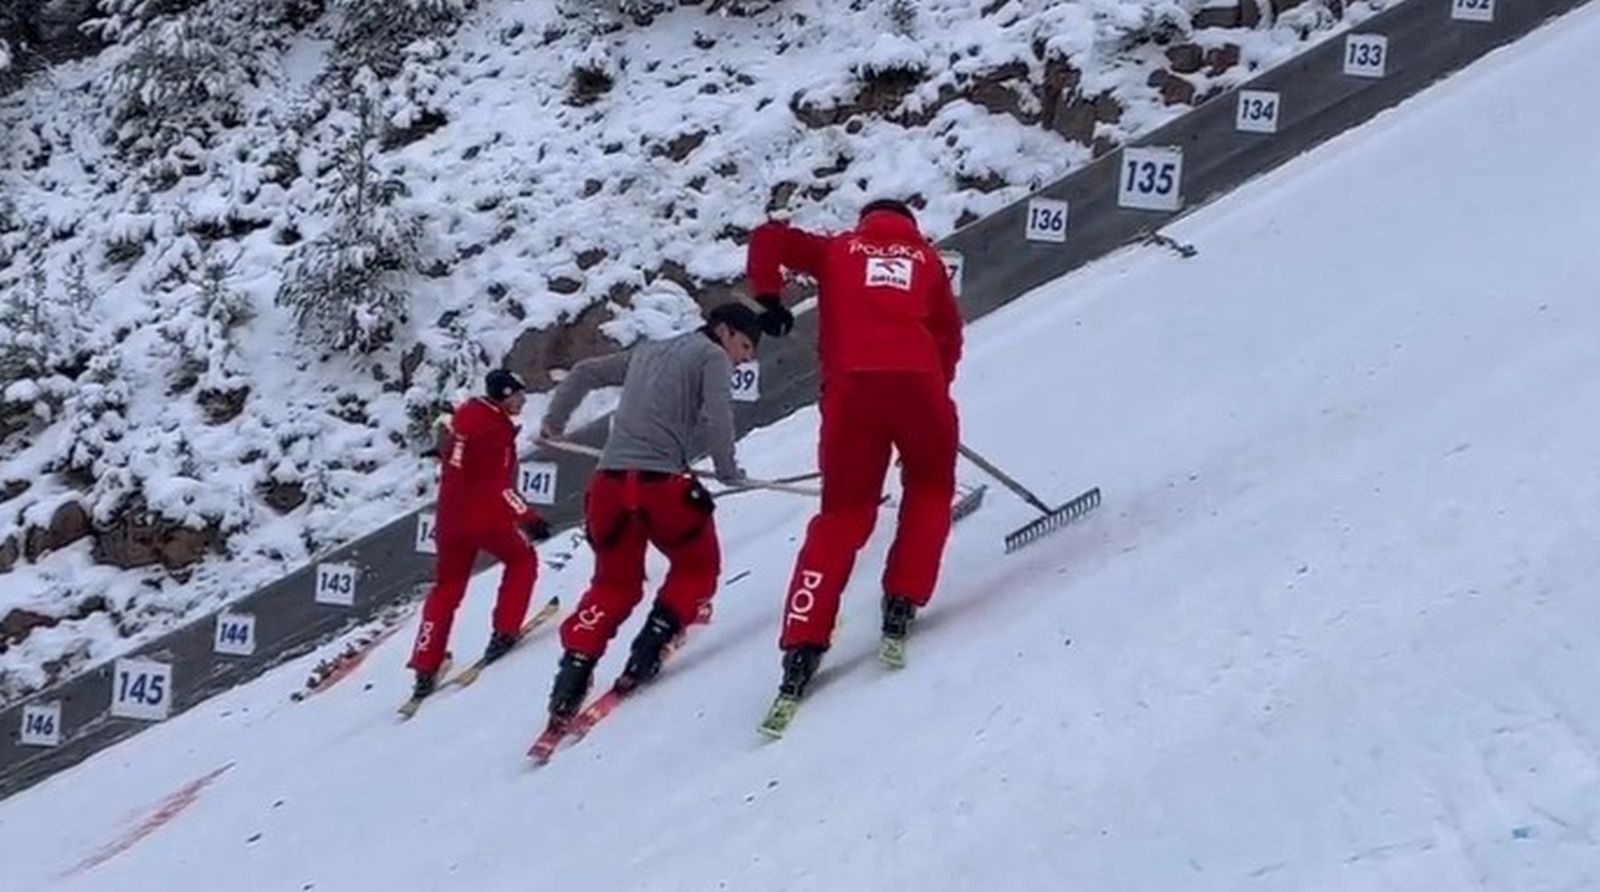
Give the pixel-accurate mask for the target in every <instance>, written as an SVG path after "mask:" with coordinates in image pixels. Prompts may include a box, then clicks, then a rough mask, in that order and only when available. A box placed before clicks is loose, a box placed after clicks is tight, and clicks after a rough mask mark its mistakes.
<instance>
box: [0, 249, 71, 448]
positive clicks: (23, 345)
mask: <svg viewBox="0 0 1600 892" xmlns="http://www.w3.org/2000/svg"><path fill="white" fill-rule="evenodd" d="M73 269H74V270H75V271H74V272H69V283H68V288H67V299H66V300H56V299H54V298H53V297H52V295H51V294H50V292H49V277H48V276H47V275H46V274H45V271H44V269H43V267H42V266H40V265H38V263H37V262H36V263H35V265H34V266H33V268H32V269H31V270H29V272H28V275H27V277H26V279H27V280H26V281H25V282H16V283H13V284H12V285H11V287H9V288H8V289H7V290H6V291H5V292H4V293H3V294H0V437H3V436H4V435H7V434H10V433H14V432H15V431H18V430H22V429H25V428H28V427H31V426H33V425H35V424H37V423H48V422H50V421H52V420H54V419H55V418H56V416H57V413H58V411H59V410H60V408H61V403H62V400H63V398H64V396H65V395H66V394H67V393H68V392H69V391H70V390H71V388H72V386H73V383H72V380H71V379H72V377H74V376H75V374H76V373H77V371H78V370H79V369H80V368H81V367H82V365H83V363H84V362H85V358H86V355H87V353H88V350H89V347H88V344H87V334H88V318H89V317H88V315H87V312H88V309H89V307H88V305H87V303H86V301H88V300H91V299H92V296H91V295H90V294H89V293H88V286H87V284H86V283H85V281H84V279H83V269H82V266H81V265H79V264H77V262H76V259H74V263H73Z"/></svg>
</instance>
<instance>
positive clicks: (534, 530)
mask: <svg viewBox="0 0 1600 892" xmlns="http://www.w3.org/2000/svg"><path fill="white" fill-rule="evenodd" d="M522 532H523V534H525V535H526V536H527V537H528V538H529V539H531V540H533V541H534V542H543V541H544V540H546V539H548V538H550V536H551V534H552V533H553V532H554V531H553V530H551V529H550V524H549V523H548V522H547V521H546V520H545V519H544V518H542V517H535V518H532V519H531V520H524V521H523V522H522Z"/></svg>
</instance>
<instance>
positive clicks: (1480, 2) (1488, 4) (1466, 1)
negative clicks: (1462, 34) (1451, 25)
mask: <svg viewBox="0 0 1600 892" xmlns="http://www.w3.org/2000/svg"><path fill="white" fill-rule="evenodd" d="M1450 18H1452V19H1456V20H1457V21H1462V22H1492V21H1494V0H1451V3H1450Z"/></svg>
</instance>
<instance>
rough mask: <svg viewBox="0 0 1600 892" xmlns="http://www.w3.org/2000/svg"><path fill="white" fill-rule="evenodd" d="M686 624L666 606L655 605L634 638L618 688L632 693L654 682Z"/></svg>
mask: <svg viewBox="0 0 1600 892" xmlns="http://www.w3.org/2000/svg"><path fill="white" fill-rule="evenodd" d="M682 628H683V624H682V623H680V622H679V621H678V617H677V615H676V614H674V613H673V612H672V611H671V610H670V609H669V608H668V607H667V606H666V605H665V604H662V603H661V602H659V601H658V602H656V604H655V606H654V607H652V608H650V616H649V618H648V619H646V620H645V622H644V628H642V629H640V630H639V634H638V636H637V637H635V638H634V639H633V650H632V652H631V653H630V654H629V655H628V665H627V666H625V667H624V668H623V670H622V677H621V678H619V679H618V680H617V687H618V688H619V689H620V690H623V691H629V690H632V689H633V688H636V687H638V686H639V685H642V684H645V683H646V682H649V681H651V680H653V679H654V678H655V677H656V675H658V674H660V672H661V657H662V653H663V652H664V651H665V650H666V647H667V645H668V644H670V643H672V639H673V638H675V637H677V635H678V632H679V631H681V630H682Z"/></svg>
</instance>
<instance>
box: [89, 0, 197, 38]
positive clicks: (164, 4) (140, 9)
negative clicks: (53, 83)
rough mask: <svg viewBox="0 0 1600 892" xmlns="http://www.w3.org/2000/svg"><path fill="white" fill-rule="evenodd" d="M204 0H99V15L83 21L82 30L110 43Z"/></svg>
mask: <svg viewBox="0 0 1600 892" xmlns="http://www.w3.org/2000/svg"><path fill="white" fill-rule="evenodd" d="M202 2H204V0H98V2H97V3H96V7H97V8H98V9H99V11H100V15H99V16H98V17H95V18H91V19H89V20H88V21H86V22H84V23H83V30H84V31H85V32H87V33H89V34H94V35H98V36H99V37H100V38H101V39H102V40H105V41H106V42H108V43H121V42H123V41H125V40H127V39H129V38H132V37H136V36H138V35H139V33H140V32H142V31H143V30H144V28H145V26H146V25H148V24H150V23H151V22H153V21H155V20H156V19H157V18H160V17H161V16H166V15H176V14H178V13H182V12H186V11H188V10H189V9H191V8H192V7H195V6H198V5H199V4H200V3H202Z"/></svg>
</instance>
